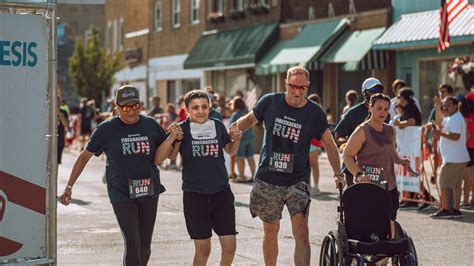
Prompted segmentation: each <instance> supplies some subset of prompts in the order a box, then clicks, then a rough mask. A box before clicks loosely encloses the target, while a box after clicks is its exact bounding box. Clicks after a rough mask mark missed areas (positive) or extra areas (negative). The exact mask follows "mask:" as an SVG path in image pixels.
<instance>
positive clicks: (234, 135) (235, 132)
mask: <svg viewBox="0 0 474 266" xmlns="http://www.w3.org/2000/svg"><path fill="white" fill-rule="evenodd" d="M229 136H230V138H231V139H232V141H240V140H241V139H242V131H241V130H240V129H239V127H238V126H237V122H234V123H232V124H231V125H230V127H229Z"/></svg>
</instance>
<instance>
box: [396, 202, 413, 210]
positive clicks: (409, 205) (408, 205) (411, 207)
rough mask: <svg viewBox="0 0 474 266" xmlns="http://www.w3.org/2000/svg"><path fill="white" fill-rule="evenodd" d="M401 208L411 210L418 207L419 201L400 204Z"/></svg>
mask: <svg viewBox="0 0 474 266" xmlns="http://www.w3.org/2000/svg"><path fill="white" fill-rule="evenodd" d="M399 208H400V209H405V210H411V209H418V203H416V202H411V201H406V202H403V203H402V204H400V207H399Z"/></svg>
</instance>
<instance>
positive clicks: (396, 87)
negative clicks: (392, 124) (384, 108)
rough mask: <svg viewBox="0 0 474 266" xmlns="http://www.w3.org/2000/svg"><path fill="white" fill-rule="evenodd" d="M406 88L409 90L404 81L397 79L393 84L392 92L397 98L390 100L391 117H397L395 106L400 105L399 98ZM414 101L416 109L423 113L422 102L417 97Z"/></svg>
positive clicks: (389, 110)
mask: <svg viewBox="0 0 474 266" xmlns="http://www.w3.org/2000/svg"><path fill="white" fill-rule="evenodd" d="M405 88H408V89H409V87H408V85H407V83H406V82H405V81H404V80H401V79H396V80H395V81H394V82H393V83H392V92H393V94H394V95H395V97H393V98H392V99H390V108H389V109H388V113H389V114H390V116H391V117H392V116H394V115H395V106H397V104H399V101H398V97H397V96H398V95H399V94H400V91H401V90H402V89H405ZM412 99H413V101H414V103H415V106H416V108H418V111H419V112H420V113H421V108H420V102H419V101H418V99H417V98H415V97H412Z"/></svg>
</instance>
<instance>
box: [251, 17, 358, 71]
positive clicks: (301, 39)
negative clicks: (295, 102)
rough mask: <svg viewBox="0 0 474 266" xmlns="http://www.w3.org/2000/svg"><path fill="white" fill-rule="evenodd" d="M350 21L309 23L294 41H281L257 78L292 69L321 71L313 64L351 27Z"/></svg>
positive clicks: (259, 67)
mask: <svg viewBox="0 0 474 266" xmlns="http://www.w3.org/2000/svg"><path fill="white" fill-rule="evenodd" d="M348 26H349V20H348V19H346V18H342V19H341V18H339V19H329V20H324V21H318V22H313V23H308V24H306V25H305V26H304V27H303V28H302V29H301V31H300V32H299V33H298V34H297V35H296V36H295V37H293V38H291V39H288V40H280V41H279V42H278V43H276V44H275V45H274V46H273V48H272V49H270V51H269V52H268V53H266V54H265V56H264V57H263V58H262V60H260V61H259V62H258V64H257V67H256V69H255V72H256V73H257V75H268V74H276V73H281V72H285V71H286V70H287V69H288V68H289V67H292V66H305V67H308V68H310V69H320V67H321V66H322V65H321V64H319V63H313V62H315V61H317V60H318V58H319V56H320V55H321V54H323V53H324V51H325V50H327V49H328V47H330V46H331V44H332V43H333V42H334V41H335V40H336V39H337V38H338V37H339V36H340V35H341V34H342V33H343V32H344V31H345V30H346V29H347V28H348Z"/></svg>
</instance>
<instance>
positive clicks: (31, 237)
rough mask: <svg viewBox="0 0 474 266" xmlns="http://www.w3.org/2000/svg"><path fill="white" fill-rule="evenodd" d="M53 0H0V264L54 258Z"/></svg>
mask: <svg viewBox="0 0 474 266" xmlns="http://www.w3.org/2000/svg"><path fill="white" fill-rule="evenodd" d="M55 2H56V1H55V0H49V1H47V0H44V1H40V0H29V1H15V2H14V3H13V2H12V1H8V0H7V1H5V0H0V264H7V265H8V264H12V265H18V264H56V193H57V192H56V187H57V183H56V180H57V154H56V153H57V133H56V131H57V130H56V127H57V118H56V116H57V114H56V106H57V99H56V94H57V92H56V89H55V87H56V70H57V63H56V62H57V57H56V23H55V17H56V16H55V13H56V3H55Z"/></svg>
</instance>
